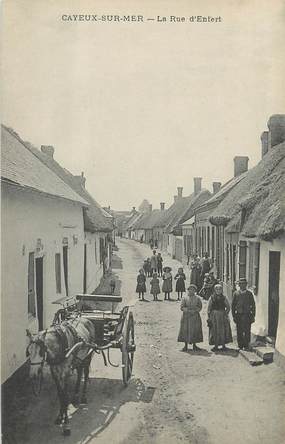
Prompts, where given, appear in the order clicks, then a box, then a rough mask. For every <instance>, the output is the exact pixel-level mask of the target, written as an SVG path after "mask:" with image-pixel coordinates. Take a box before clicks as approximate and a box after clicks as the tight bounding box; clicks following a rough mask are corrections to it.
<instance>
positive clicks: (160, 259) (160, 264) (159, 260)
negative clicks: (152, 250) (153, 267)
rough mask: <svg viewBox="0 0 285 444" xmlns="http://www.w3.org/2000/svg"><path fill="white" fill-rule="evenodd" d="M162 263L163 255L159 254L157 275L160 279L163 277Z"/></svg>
mask: <svg viewBox="0 0 285 444" xmlns="http://www.w3.org/2000/svg"><path fill="white" fill-rule="evenodd" d="M162 262H163V259H162V256H161V253H158V254H157V274H158V276H159V277H162Z"/></svg>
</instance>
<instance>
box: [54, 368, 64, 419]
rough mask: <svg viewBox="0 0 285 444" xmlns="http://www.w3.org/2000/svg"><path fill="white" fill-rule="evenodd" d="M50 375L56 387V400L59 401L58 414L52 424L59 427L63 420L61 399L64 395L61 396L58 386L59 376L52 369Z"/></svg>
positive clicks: (59, 385) (61, 392)
mask: <svg viewBox="0 0 285 444" xmlns="http://www.w3.org/2000/svg"><path fill="white" fill-rule="evenodd" d="M51 374H52V377H53V380H54V382H55V385H56V389H57V395H58V400H59V413H58V415H57V417H56V420H55V422H54V423H55V424H57V425H60V424H61V423H62V420H63V412H64V408H63V397H64V394H63V390H62V387H61V384H60V381H59V375H58V373H57V372H56V371H55V369H54V368H52V367H51Z"/></svg>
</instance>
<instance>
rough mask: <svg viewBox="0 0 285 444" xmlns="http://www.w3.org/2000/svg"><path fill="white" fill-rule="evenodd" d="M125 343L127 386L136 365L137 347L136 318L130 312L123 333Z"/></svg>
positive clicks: (124, 363) (123, 357)
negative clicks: (135, 353)
mask: <svg viewBox="0 0 285 444" xmlns="http://www.w3.org/2000/svg"><path fill="white" fill-rule="evenodd" d="M122 335H123V341H122V348H121V350H122V364H123V365H122V372H123V382H124V385H125V386H127V385H128V383H129V382H130V379H131V377H132V370H133V363H134V352H135V349H136V346H135V329H134V317H133V313H132V312H131V311H130V312H128V314H127V316H126V319H125V322H124V327H123V331H122Z"/></svg>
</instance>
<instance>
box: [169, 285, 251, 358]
mask: <svg viewBox="0 0 285 444" xmlns="http://www.w3.org/2000/svg"><path fill="white" fill-rule="evenodd" d="M238 285H239V290H237V291H235V292H234V295H233V301H232V306H230V304H229V301H228V299H227V298H226V296H225V295H224V294H223V287H222V285H221V284H215V286H214V291H213V293H212V295H211V296H210V298H209V302H208V307H207V313H208V319H207V325H208V328H209V345H213V346H214V347H213V348H212V351H214V352H216V351H218V350H219V347H221V350H223V351H225V350H227V348H226V344H229V343H231V342H233V337H232V331H231V325H230V319H229V313H230V310H232V316H233V320H234V322H235V323H236V326H237V341H238V347H239V349H241V350H242V349H245V350H248V347H249V343H250V330H251V324H252V323H253V322H254V319H255V301H254V297H253V294H252V292H251V291H249V290H248V289H247V281H246V279H240V280H239V281H238ZM197 290H198V289H197V286H196V285H195V284H191V283H190V285H189V287H188V292H187V295H184V296H183V297H182V301H181V306H180V308H181V311H182V312H183V313H182V317H181V322H180V330H179V334H178V342H184V348H183V351H187V350H188V344H192V345H193V350H194V351H198V350H201V349H200V348H199V347H198V346H197V344H198V343H201V342H203V331H202V320H201V316H200V311H201V310H202V301H201V299H200V297H199V296H198V294H197Z"/></svg>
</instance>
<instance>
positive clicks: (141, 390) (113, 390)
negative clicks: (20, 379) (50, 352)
mask: <svg viewBox="0 0 285 444" xmlns="http://www.w3.org/2000/svg"><path fill="white" fill-rule="evenodd" d="M73 384H74V378H73V377H72V378H71V381H70V394H71V393H72V388H73ZM155 390H156V388H155V387H148V386H146V385H144V383H143V382H142V381H141V380H140V379H135V378H134V379H132V380H131V381H130V384H129V385H128V386H127V387H125V386H124V385H123V383H122V381H121V380H120V379H107V378H91V379H90V382H89V384H88V390H87V397H88V404H87V405H80V406H79V408H78V409H77V410H76V411H75V413H73V415H72V417H71V419H70V426H71V436H70V437H68V443H69V444H79V443H82V444H83V443H84V444H87V443H88V442H90V440H92V439H93V438H94V437H96V436H98V435H99V434H100V433H101V432H103V430H105V429H106V428H107V427H108V426H109V425H110V423H111V422H112V421H113V420H114V419H115V417H116V416H117V414H118V413H119V411H120V408H121V407H122V406H123V405H124V404H126V403H129V402H143V403H150V402H152V399H153V396H154V393H155ZM57 410H58V404H57V400H56V391H55V386H54V383H53V381H52V379H51V376H50V374H47V375H46V382H45V387H44V390H43V393H42V396H41V397H34V396H33V395H32V393H31V390H30V386H29V383H28V382H27V383H26V384H22V385H21V387H18V390H17V393H14V394H13V397H12V396H9V397H8V399H6V402H5V403H4V411H5V413H4V414H3V410H2V442H3V443H4V444H19V443H21V444H26V443H27V444H38V443H39V442H41V444H48V443H50V442H52V443H53V444H62V442H63V436H62V429H61V427H59V426H56V425H54V419H55V416H56V414H57ZM15 425H17V427H15ZM43 430H44V435H43Z"/></svg>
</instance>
